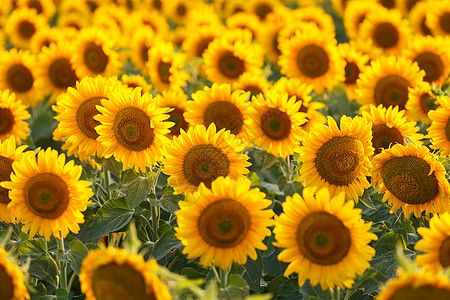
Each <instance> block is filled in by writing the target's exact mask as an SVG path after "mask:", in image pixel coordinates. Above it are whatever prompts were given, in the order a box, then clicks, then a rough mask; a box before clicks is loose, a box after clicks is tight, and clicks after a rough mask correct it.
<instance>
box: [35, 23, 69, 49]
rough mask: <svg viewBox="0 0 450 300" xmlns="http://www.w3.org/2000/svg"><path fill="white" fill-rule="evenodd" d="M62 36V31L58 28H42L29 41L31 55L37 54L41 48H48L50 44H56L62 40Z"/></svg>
mask: <svg viewBox="0 0 450 300" xmlns="http://www.w3.org/2000/svg"><path fill="white" fill-rule="evenodd" d="M63 38H64V35H63V34H62V31H61V29H60V28H58V27H44V28H42V29H41V30H39V31H38V32H36V34H34V35H33V37H32V38H31V40H30V49H31V52H33V53H39V52H41V51H42V49H43V48H45V47H49V46H50V44H52V43H57V42H58V41H60V40H63Z"/></svg>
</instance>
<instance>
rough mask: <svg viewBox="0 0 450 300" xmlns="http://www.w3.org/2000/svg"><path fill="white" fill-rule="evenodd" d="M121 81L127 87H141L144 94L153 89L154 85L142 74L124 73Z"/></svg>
mask: <svg viewBox="0 0 450 300" xmlns="http://www.w3.org/2000/svg"><path fill="white" fill-rule="evenodd" d="M120 81H121V82H122V83H123V84H125V86H126V87H128V88H130V89H131V90H133V89H134V88H137V87H141V88H142V91H141V92H142V94H144V93H149V92H150V91H151V89H152V85H151V84H149V83H148V82H147V80H145V78H144V77H142V76H141V75H127V74H122V76H121V77H120Z"/></svg>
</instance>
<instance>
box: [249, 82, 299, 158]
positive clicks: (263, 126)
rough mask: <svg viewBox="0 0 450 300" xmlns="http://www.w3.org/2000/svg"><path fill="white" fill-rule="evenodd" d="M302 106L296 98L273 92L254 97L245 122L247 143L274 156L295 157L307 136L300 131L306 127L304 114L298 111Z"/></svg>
mask: <svg viewBox="0 0 450 300" xmlns="http://www.w3.org/2000/svg"><path fill="white" fill-rule="evenodd" d="M301 105H302V102H301V101H296V99H295V97H291V98H288V94H287V93H279V92H277V91H275V90H272V91H270V92H268V93H266V94H264V95H263V94H259V95H257V96H255V97H253V99H252V102H251V105H250V107H249V109H248V112H247V114H248V118H247V120H246V122H245V123H246V126H247V127H248V129H247V130H248V132H249V133H248V134H249V139H250V140H251V141H253V143H255V144H256V145H257V146H258V147H261V148H263V149H266V150H267V152H269V153H271V154H273V155H274V156H281V157H282V158H286V157H287V156H288V155H291V154H294V149H295V148H296V147H298V145H299V144H300V141H301V140H302V139H303V137H304V136H305V135H306V132H305V131H304V130H303V129H302V127H301V125H302V124H304V123H306V113H304V112H300V111H299V110H300V107H301Z"/></svg>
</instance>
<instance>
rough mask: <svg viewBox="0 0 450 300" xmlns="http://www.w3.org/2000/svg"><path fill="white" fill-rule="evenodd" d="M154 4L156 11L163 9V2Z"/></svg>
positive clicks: (155, 1)
mask: <svg viewBox="0 0 450 300" xmlns="http://www.w3.org/2000/svg"><path fill="white" fill-rule="evenodd" d="M152 3H153V4H152V5H153V8H154V9H156V10H161V9H162V2H161V0H153V2H152Z"/></svg>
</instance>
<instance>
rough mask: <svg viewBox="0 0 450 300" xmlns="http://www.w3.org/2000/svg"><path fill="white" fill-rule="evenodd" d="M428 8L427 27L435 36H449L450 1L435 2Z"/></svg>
mask: <svg viewBox="0 0 450 300" xmlns="http://www.w3.org/2000/svg"><path fill="white" fill-rule="evenodd" d="M432 3H433V4H432V5H431V6H428V10H427V15H426V25H427V26H428V27H429V28H430V30H431V32H432V33H433V34H434V35H440V36H447V35H449V34H450V5H449V4H450V1H448V0H444V1H433V2H432Z"/></svg>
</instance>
